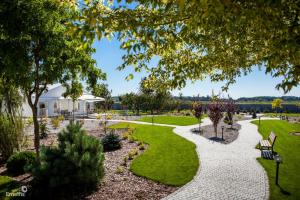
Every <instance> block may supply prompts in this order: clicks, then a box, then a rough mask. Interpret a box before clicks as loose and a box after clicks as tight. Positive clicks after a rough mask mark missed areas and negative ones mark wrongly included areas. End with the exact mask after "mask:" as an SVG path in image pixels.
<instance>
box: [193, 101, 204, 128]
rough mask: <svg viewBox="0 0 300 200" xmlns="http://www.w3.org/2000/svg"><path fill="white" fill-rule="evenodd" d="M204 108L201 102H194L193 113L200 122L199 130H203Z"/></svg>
mask: <svg viewBox="0 0 300 200" xmlns="http://www.w3.org/2000/svg"><path fill="white" fill-rule="evenodd" d="M203 110H204V108H203V105H202V104H201V103H196V102H195V103H193V113H194V116H195V117H196V118H197V119H198V122H199V132H201V118H202V114H203Z"/></svg>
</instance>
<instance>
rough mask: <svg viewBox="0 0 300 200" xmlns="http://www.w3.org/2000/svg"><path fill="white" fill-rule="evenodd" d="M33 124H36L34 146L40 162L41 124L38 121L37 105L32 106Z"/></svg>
mask: <svg viewBox="0 0 300 200" xmlns="http://www.w3.org/2000/svg"><path fill="white" fill-rule="evenodd" d="M32 116H33V125H34V148H35V152H36V160H37V162H38V163H39V162H40V125H39V121H38V109H37V106H33V107H32Z"/></svg>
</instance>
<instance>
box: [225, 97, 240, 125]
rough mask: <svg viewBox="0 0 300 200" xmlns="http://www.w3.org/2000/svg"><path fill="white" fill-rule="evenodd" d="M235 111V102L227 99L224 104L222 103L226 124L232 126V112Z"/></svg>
mask: <svg viewBox="0 0 300 200" xmlns="http://www.w3.org/2000/svg"><path fill="white" fill-rule="evenodd" d="M236 110H237V105H236V104H235V102H234V101H233V100H232V99H228V100H227V101H226V102H225V103H224V111H225V112H226V114H227V124H228V125H231V128H232V125H233V115H234V112H235V111H236Z"/></svg>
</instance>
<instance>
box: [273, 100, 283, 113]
mask: <svg viewBox="0 0 300 200" xmlns="http://www.w3.org/2000/svg"><path fill="white" fill-rule="evenodd" d="M279 108H282V100H281V99H274V100H273V101H272V109H276V111H277V113H278V109H279Z"/></svg>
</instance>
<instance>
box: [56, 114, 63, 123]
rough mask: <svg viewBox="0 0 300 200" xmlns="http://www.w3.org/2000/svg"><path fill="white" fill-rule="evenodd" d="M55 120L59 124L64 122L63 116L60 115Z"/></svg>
mask: <svg viewBox="0 0 300 200" xmlns="http://www.w3.org/2000/svg"><path fill="white" fill-rule="evenodd" d="M57 119H58V120H59V121H61V122H63V121H64V120H65V117H64V116H63V115H60V116H58V117H57Z"/></svg>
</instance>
